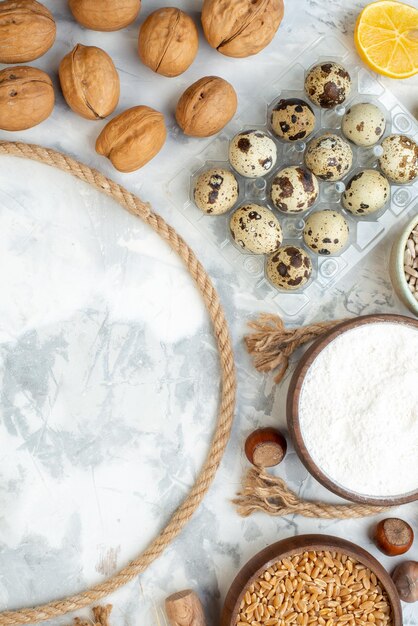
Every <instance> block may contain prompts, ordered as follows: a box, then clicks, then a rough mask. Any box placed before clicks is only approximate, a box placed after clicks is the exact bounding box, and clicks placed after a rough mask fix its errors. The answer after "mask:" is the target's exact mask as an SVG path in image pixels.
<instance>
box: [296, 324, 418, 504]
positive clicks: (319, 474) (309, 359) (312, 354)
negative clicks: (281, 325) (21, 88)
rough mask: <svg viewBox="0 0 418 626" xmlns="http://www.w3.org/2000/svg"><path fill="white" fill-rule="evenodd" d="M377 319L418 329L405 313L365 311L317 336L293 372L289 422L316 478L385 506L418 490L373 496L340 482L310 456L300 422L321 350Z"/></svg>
mask: <svg viewBox="0 0 418 626" xmlns="http://www.w3.org/2000/svg"><path fill="white" fill-rule="evenodd" d="M375 322H391V323H393V322H395V323H397V324H407V325H409V326H413V327H414V328H417V329H418V321H417V320H414V319H412V318H410V317H406V316H404V315H389V314H382V315H364V316H362V317H357V318H355V319H352V320H348V321H345V322H342V323H341V324H339V325H338V326H336V327H335V328H334V329H333V330H331V331H330V332H329V333H327V334H326V335H324V336H322V337H320V338H319V339H317V340H316V341H315V342H314V343H313V344H312V346H311V347H310V348H309V349H308V350H307V351H306V352H305V354H304V355H303V356H302V358H301V360H300V361H299V363H298V365H297V367H296V369H295V372H294V374H293V376H292V379H291V381H290V385H289V391H288V394H287V425H288V429H289V433H290V436H291V438H292V440H293V444H294V447H295V450H296V452H297V454H298V456H299V458H300V460H301V461H302V463H303V464H304V466H305V467H306V469H307V470H308V471H309V472H310V474H312V476H313V477H314V478H316V480H317V481H318V482H319V483H321V485H323V486H324V487H326V488H327V489H329V490H330V491H332V492H333V493H336V494H337V495H338V496H340V497H341V498H346V499H347V500H351V501H352V502H361V503H363V504H376V505H381V506H395V505H399V504H404V503H405V502H413V501H414V500H418V490H417V491H413V492H411V493H406V494H400V495H399V496H391V497H387V498H385V497H372V496H365V495H363V494H358V493H356V492H354V491H350V490H348V489H346V488H344V487H342V486H341V485H339V484H338V483H336V482H334V481H333V480H332V479H331V478H330V477H329V476H328V475H327V474H325V473H324V472H323V471H322V470H321V469H320V468H319V467H318V465H317V464H316V463H315V461H314V460H313V459H312V457H311V456H310V454H309V452H308V449H307V448H306V446H305V442H304V440H303V436H302V432H301V427H300V422H299V398H300V393H301V390H302V385H303V381H304V379H305V376H306V374H307V372H308V370H309V368H310V366H311V365H312V363H313V361H314V360H315V359H316V357H317V356H318V355H319V353H320V352H321V351H322V350H323V349H324V348H325V347H326V346H327V345H328V344H329V343H330V342H331V341H333V340H334V339H335V338H336V337H338V336H339V335H341V334H342V333H344V332H346V331H347V330H351V329H353V328H357V327H358V326H364V325H365V324H373V323H375Z"/></svg>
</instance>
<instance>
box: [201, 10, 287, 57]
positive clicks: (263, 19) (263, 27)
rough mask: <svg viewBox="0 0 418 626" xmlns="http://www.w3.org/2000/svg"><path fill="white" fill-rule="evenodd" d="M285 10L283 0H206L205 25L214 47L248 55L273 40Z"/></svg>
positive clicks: (206, 34) (234, 54)
mask: <svg viewBox="0 0 418 626" xmlns="http://www.w3.org/2000/svg"><path fill="white" fill-rule="evenodd" d="M283 13H284V4H283V0H204V2H203V7H202V26H203V31H204V33H205V37H206V39H207V40H208V43H209V45H210V46H212V48H216V49H217V50H218V51H219V52H221V53H222V54H225V55H226V56H229V57H248V56H250V55H251V54H257V52H260V50H262V49H263V48H265V47H266V46H267V45H268V44H269V43H270V41H271V40H272V39H273V37H274V35H275V34H276V31H277V29H278V28H279V26H280V22H281V21H282V18H283Z"/></svg>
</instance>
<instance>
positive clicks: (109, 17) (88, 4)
mask: <svg viewBox="0 0 418 626" xmlns="http://www.w3.org/2000/svg"><path fill="white" fill-rule="evenodd" d="M68 4H69V7H70V9H71V12H72V14H73V15H74V17H75V19H76V20H77V22H78V23H79V24H81V25H82V26H84V27H85V28H89V29H91V30H101V31H111V30H120V29H121V28H125V26H128V24H131V23H132V22H133V21H134V20H135V19H136V17H137V15H138V13H139V10H140V8H141V0H100V2H99V1H98V0H69V1H68Z"/></svg>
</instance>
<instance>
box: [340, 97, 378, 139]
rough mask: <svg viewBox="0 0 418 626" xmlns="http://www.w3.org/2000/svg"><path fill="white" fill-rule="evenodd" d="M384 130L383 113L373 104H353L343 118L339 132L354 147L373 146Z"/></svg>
mask: <svg viewBox="0 0 418 626" xmlns="http://www.w3.org/2000/svg"><path fill="white" fill-rule="evenodd" d="M385 128H386V120H385V116H384V113H383V112H382V111H381V110H380V109H379V107H377V106H376V105H375V104H371V103H370V102H360V103H359V104H354V105H353V106H352V107H351V108H350V109H348V111H347V113H346V114H345V115H344V117H343V121H342V127H341V130H342V131H343V133H344V135H345V136H346V137H347V139H349V140H350V141H352V142H353V143H355V144H356V146H374V144H375V143H377V142H378V141H379V140H380V138H381V136H382V135H383V133H384V132H385Z"/></svg>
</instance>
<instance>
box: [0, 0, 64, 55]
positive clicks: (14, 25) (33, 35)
mask: <svg viewBox="0 0 418 626" xmlns="http://www.w3.org/2000/svg"><path fill="white" fill-rule="evenodd" d="M56 30H57V29H56V25H55V21H54V18H53V16H52V13H51V12H50V11H48V9H47V8H46V7H44V5H43V4H41V3H40V2H36V0H4V1H3V2H0V42H1V44H0V63H26V62H27V61H33V60H34V59H37V58H38V57H40V56H42V55H43V54H45V52H47V50H49V49H50V47H51V46H52V45H53V43H54V41H55V35H56Z"/></svg>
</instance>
